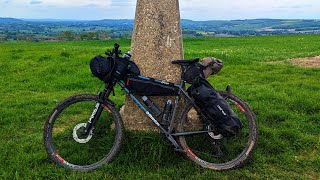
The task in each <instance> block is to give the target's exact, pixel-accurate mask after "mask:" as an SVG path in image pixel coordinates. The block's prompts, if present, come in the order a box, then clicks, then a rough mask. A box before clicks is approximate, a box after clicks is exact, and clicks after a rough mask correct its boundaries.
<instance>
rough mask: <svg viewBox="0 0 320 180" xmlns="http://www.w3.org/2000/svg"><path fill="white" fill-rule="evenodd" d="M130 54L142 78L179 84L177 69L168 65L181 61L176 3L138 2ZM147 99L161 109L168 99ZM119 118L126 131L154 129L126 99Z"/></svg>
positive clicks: (170, 0)
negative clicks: (121, 118)
mask: <svg viewBox="0 0 320 180" xmlns="http://www.w3.org/2000/svg"><path fill="white" fill-rule="evenodd" d="M131 51H132V57H133V59H134V61H135V62H136V63H137V64H138V66H139V67H140V70H141V75H144V76H149V77H153V78H156V79H160V80H165V81H167V82H175V83H179V81H180V77H181V75H180V73H181V70H180V67H179V65H172V64H171V61H172V60H175V59H183V48H182V30H181V24H180V10H179V1H178V0H138V1H137V7H136V16H135V23H134V31H133V35H132V45H131ZM150 99H151V100H152V101H154V102H155V103H156V104H157V105H158V106H159V108H160V109H161V110H162V108H163V106H164V104H165V101H166V100H167V99H168V97H156V98H155V97H151V98H150ZM122 117H123V120H124V124H125V127H126V128H128V129H135V130H137V129H138V130H150V129H154V127H155V126H154V125H153V124H152V122H151V120H150V119H148V118H147V116H145V114H144V113H143V112H142V110H140V109H139V108H138V106H137V105H136V104H135V103H133V101H132V100H130V98H127V99H126V102H125V108H124V112H123V113H122Z"/></svg>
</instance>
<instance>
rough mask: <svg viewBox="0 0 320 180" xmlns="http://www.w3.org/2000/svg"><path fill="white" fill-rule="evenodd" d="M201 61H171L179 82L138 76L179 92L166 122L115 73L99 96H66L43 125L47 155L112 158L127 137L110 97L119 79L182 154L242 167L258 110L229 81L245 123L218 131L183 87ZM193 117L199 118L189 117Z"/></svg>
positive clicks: (82, 162) (72, 162)
mask: <svg viewBox="0 0 320 180" xmlns="http://www.w3.org/2000/svg"><path fill="white" fill-rule="evenodd" d="M118 48H119V47H116V48H115V49H114V51H113V52H111V53H109V56H113V57H118V56H119V54H120V51H119V50H118ZM198 61H199V59H193V60H176V61H173V62H172V63H173V64H178V65H181V67H182V74H181V81H180V84H173V83H168V82H165V81H161V80H154V79H152V78H149V77H145V76H139V78H140V79H143V80H145V81H152V82H154V83H156V84H159V85H161V86H162V87H168V88H171V89H172V88H173V90H174V91H175V94H176V96H175V102H174V104H173V108H172V110H171V111H170V112H171V113H170V116H167V117H169V118H168V119H167V120H168V121H167V124H163V123H162V122H159V121H157V119H156V117H155V115H154V114H153V113H151V112H150V109H149V108H147V107H146V106H145V105H143V104H142V102H140V101H139V98H138V97H137V95H136V94H135V93H134V92H133V91H131V90H130V89H128V87H127V86H126V84H125V83H124V82H122V81H121V80H118V79H116V78H111V80H110V81H109V82H107V83H105V88H104V90H103V91H101V92H99V93H98V95H93V94H80V95H75V96H71V97H69V98H67V99H65V100H64V101H62V102H61V103H59V104H58V105H57V106H56V107H55V108H54V109H53V110H52V112H51V113H50V115H49V117H48V119H47V120H46V123H45V125H44V145H45V148H46V151H47V153H48V156H49V157H50V158H51V159H52V160H53V161H54V162H55V163H57V164H58V165H60V166H62V167H66V168H68V169H71V170H79V171H90V170H94V169H96V168H98V167H100V166H102V165H103V164H106V163H110V162H111V161H112V160H113V159H114V157H115V156H116V155H117V154H118V152H119V150H120V147H121V143H122V140H123V137H124V127H123V122H122V118H121V116H120V114H119V112H118V110H117V109H116V107H115V103H114V102H112V101H111V100H110V99H109V96H110V94H111V93H112V92H113V89H114V87H115V85H116V84H118V85H119V86H120V87H121V88H122V89H123V90H124V91H125V92H126V94H128V95H129V97H131V98H132V99H133V101H134V102H135V103H136V104H137V105H138V107H139V108H140V109H141V110H142V111H143V112H144V113H145V114H146V115H147V116H148V117H149V119H150V120H151V121H152V122H153V124H154V125H155V126H156V127H157V128H158V129H159V130H160V132H161V133H162V135H164V137H165V138H166V139H167V140H168V141H169V142H170V143H171V145H172V146H173V147H174V150H175V151H178V152H181V153H183V154H184V155H185V156H186V157H187V158H188V159H190V160H192V161H193V162H195V163H196V164H198V165H200V166H202V167H205V168H209V169H213V170H218V171H221V170H230V169H235V168H239V167H241V166H243V165H244V164H245V163H246V162H247V161H248V160H249V157H250V156H251V155H252V153H253V151H254V149H255V146H256V142H257V140H258V130H257V124H256V118H255V115H254V113H253V112H252V110H251V109H250V107H249V106H248V105H247V104H246V103H245V102H244V101H243V100H242V99H240V98H238V97H237V96H235V95H233V94H232V92H231V87H230V86H229V85H228V86H227V90H226V91H219V93H220V95H221V96H222V97H223V98H224V99H225V100H226V101H227V102H228V103H229V104H230V106H231V107H232V109H233V111H234V112H235V113H236V114H237V115H238V116H239V118H240V119H241V120H242V123H243V128H242V131H241V134H238V135H237V136H235V137H232V138H226V137H223V136H221V134H217V133H216V129H215V127H214V125H213V124H212V123H210V121H209V120H208V117H206V115H205V114H203V113H202V111H201V109H200V108H199V107H198V106H197V105H196V103H195V102H194V100H193V99H192V98H191V97H190V96H189V95H188V93H187V92H186V90H185V89H186V82H185V80H184V76H183V73H184V70H185V69H186V68H187V67H188V66H190V65H191V64H193V63H197V62H198ZM181 101H184V107H183V108H182V112H181V113H179V114H178V108H181V107H180V106H181V105H180V102H181ZM92 108H93V109H92ZM192 118H195V119H196V121H191V119H192Z"/></svg>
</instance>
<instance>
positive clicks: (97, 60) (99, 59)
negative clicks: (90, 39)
mask: <svg viewBox="0 0 320 180" xmlns="http://www.w3.org/2000/svg"><path fill="white" fill-rule="evenodd" d="M113 68H114V61H113V58H112V57H103V56H101V55H97V56H95V57H94V58H92V59H91V61H90V69H91V73H92V74H93V75H94V76H95V77H97V78H99V79H100V80H101V81H104V82H108V81H109V80H110V79H111V73H112V71H113Z"/></svg>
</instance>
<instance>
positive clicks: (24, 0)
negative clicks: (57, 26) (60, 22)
mask: <svg viewBox="0 0 320 180" xmlns="http://www.w3.org/2000/svg"><path fill="white" fill-rule="evenodd" d="M111 2H112V0H41V1H40V0H31V1H30V0H12V1H11V3H12V4H13V5H14V6H26V5H28V4H31V5H34V4H41V5H42V6H44V7H46V6H47V7H48V6H53V7H61V8H66V7H75V8H76V7H82V6H89V5H90V6H92V5H93V6H98V7H109V6H110V5H111Z"/></svg>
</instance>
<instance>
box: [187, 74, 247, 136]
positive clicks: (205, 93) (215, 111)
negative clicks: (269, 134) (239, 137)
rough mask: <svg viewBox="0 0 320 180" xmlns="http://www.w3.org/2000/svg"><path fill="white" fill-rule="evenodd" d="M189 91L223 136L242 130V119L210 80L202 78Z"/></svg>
mask: <svg viewBox="0 0 320 180" xmlns="http://www.w3.org/2000/svg"><path fill="white" fill-rule="evenodd" d="M187 91H188V94H189V95H190V96H191V97H193V98H194V100H195V102H196V104H197V105H198V106H199V108H200V109H201V110H202V112H203V113H204V114H205V116H207V117H210V122H211V123H212V124H213V125H214V126H215V127H216V130H217V131H218V132H219V133H221V134H222V135H223V136H225V137H230V136H234V135H236V134H238V133H239V132H240V131H241V128H242V127H243V125H242V123H241V121H240V119H239V118H238V117H237V115H236V114H235V113H234V112H233V110H232V109H231V107H230V106H229V104H228V103H227V102H226V101H225V100H224V98H223V97H222V96H220V94H219V93H218V92H217V91H216V90H215V89H214V88H213V87H212V86H211V85H210V83H209V82H208V81H206V80H203V79H202V80H200V82H199V83H197V84H193V85H192V86H190V87H189V88H188V90H187Z"/></svg>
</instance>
